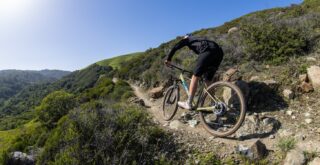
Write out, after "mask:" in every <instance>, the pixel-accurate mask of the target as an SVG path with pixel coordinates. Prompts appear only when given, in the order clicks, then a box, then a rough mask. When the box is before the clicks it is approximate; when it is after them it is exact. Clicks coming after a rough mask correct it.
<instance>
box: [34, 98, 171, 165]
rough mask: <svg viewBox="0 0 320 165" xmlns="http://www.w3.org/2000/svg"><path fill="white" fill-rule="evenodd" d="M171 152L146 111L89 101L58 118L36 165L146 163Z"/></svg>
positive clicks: (164, 138)
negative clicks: (55, 126)
mask: <svg viewBox="0 0 320 165" xmlns="http://www.w3.org/2000/svg"><path fill="white" fill-rule="evenodd" d="M97 105H98V106H97ZM174 151H175V146H174V143H173V142H172V141H171V138H170V137H169V136H168V135H166V134H165V133H164V132H163V131H162V130H161V129H160V128H158V127H156V126H154V124H153V123H151V122H150V120H149V117H148V115H147V114H146V112H145V111H143V110H141V109H138V108H137V107H128V106H124V105H117V106H114V107H108V106H106V105H105V104H101V103H94V102H91V103H88V104H85V105H83V106H81V108H78V109H74V110H72V111H71V112H70V114H69V115H67V116H65V117H63V118H61V119H60V121H59V123H58V127H57V128H56V129H54V131H53V133H52V134H51V135H50V137H49V139H48V140H47V142H46V144H45V146H44V151H43V153H42V154H41V155H40V157H39V160H38V164H79V163H80V162H81V164H132V163H137V164H145V163H150V162H156V161H157V160H156V158H155V157H159V158H161V157H163V155H164V153H165V152H168V153H169V154H168V155H171V154H170V153H172V152H174ZM171 156H172V155H171ZM166 159H167V160H169V159H170V157H168V156H167V157H166ZM48 162H49V163H48Z"/></svg>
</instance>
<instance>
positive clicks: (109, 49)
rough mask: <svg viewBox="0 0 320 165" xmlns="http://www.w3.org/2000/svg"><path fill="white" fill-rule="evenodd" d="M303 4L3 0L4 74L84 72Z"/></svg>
mask: <svg viewBox="0 0 320 165" xmlns="http://www.w3.org/2000/svg"><path fill="white" fill-rule="evenodd" d="M301 2H302V0H0V70H1V69H37V70H38V69H45V68H48V69H64V70H76V69H81V68H83V67H85V66H87V65H89V64H91V63H94V62H96V61H98V60H102V59H106V58H110V57H113V56H117V55H121V54H126V53H130V52H137V51H144V50H146V49H148V48H151V47H157V46H158V45H159V44H161V43H163V42H166V41H169V40H171V39H173V38H175V37H176V36H178V35H183V34H186V33H188V32H193V31H195V30H199V29H201V28H208V27H214V26H218V25H221V24H223V23H224V22H226V21H230V20H232V19H234V18H237V17H239V16H242V15H244V14H247V13H250V12H253V11H257V10H261V9H266V8H273V7H282V6H289V5H290V4H293V3H295V4H299V3H301Z"/></svg>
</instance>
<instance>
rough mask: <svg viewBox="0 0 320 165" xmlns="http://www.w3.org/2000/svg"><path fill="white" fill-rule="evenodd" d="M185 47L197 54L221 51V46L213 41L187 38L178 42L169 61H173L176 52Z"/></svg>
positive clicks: (169, 56) (170, 54) (171, 52)
mask: <svg viewBox="0 0 320 165" xmlns="http://www.w3.org/2000/svg"><path fill="white" fill-rule="evenodd" d="M185 46H188V47H189V49H191V50H192V51H193V52H194V53H196V54H198V55H199V54H201V53H203V52H205V51H208V50H214V49H220V47H219V45H218V44H217V43H215V42H213V41H210V40H207V39H204V38H200V37H193V36H190V37H187V38H184V39H182V40H181V41H180V42H178V43H177V44H176V45H175V46H174V47H173V48H172V49H171V51H170V53H169V55H168V57H167V60H168V61H171V58H172V56H173V55H174V54H175V52H176V51H177V50H179V49H181V48H183V47H185Z"/></svg>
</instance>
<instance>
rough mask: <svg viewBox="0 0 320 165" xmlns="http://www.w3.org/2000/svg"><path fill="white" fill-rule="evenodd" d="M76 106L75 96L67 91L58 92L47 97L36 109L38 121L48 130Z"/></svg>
mask: <svg viewBox="0 0 320 165" xmlns="http://www.w3.org/2000/svg"><path fill="white" fill-rule="evenodd" d="M75 105H76V102H75V99H74V96H73V95H72V94H69V93H67V92H65V91H56V92H53V93H51V94H49V95H48V96H46V97H45V98H44V99H43V100H42V102H41V104H40V106H38V107H37V108H36V111H37V115H38V119H39V120H40V121H41V122H42V123H43V124H44V125H45V126H46V127H48V128H53V127H54V126H55V125H56V122H57V121H58V120H59V119H60V118H61V117H62V116H64V115H66V114H67V113H68V111H69V110H71V109H72V108H74V106H75Z"/></svg>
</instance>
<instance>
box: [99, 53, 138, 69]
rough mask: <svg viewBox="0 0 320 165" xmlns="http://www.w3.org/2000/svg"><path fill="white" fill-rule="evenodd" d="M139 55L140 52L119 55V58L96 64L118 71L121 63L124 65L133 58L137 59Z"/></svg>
mask: <svg viewBox="0 0 320 165" xmlns="http://www.w3.org/2000/svg"><path fill="white" fill-rule="evenodd" d="M141 55H143V53H142V52H137V53H131V54H126V55H121V56H117V57H113V58H110V59H106V60H102V61H99V62H97V64H98V65H101V66H111V67H113V68H114V69H119V67H120V66H121V65H122V64H123V63H126V62H128V61H130V60H132V59H133V58H137V57H139V56H141Z"/></svg>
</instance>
